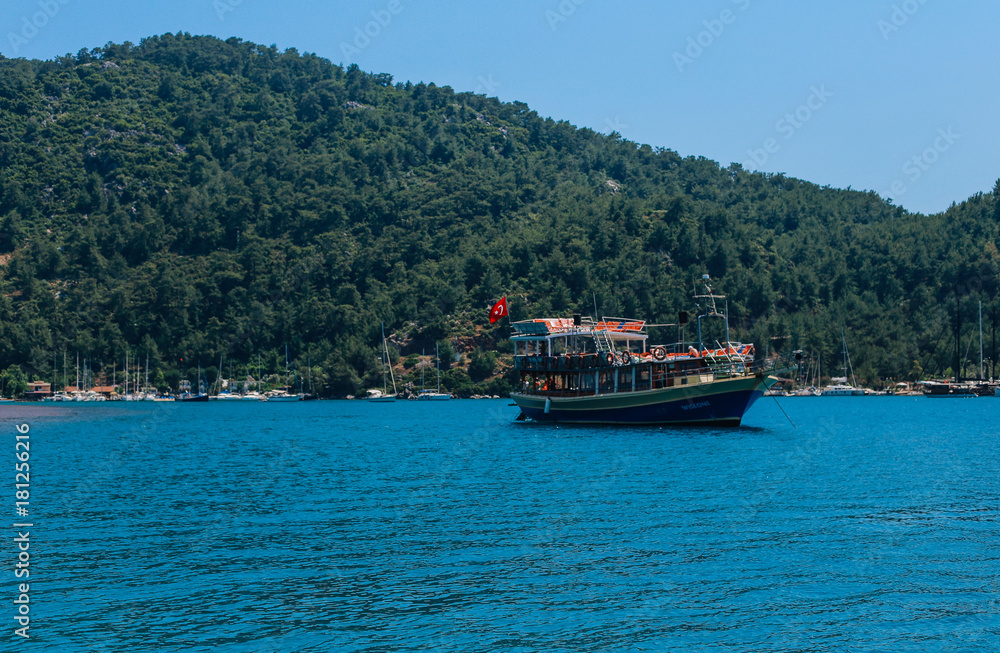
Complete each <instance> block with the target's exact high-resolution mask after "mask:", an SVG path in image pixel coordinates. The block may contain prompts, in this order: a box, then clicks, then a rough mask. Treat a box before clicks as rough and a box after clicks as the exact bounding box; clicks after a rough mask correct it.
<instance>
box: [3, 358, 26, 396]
mask: <svg viewBox="0 0 1000 653" xmlns="http://www.w3.org/2000/svg"><path fill="white" fill-rule="evenodd" d="M27 391H28V379H27V377H25V375H24V371H23V370H21V368H20V367H19V366H17V365H10V366H8V367H7V369H5V370H4V371H3V372H0V396H2V397H12V398H17V397H22V396H24V393H25V392H27Z"/></svg>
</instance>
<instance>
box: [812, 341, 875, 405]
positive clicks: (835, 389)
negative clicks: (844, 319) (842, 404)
mask: <svg viewBox="0 0 1000 653" xmlns="http://www.w3.org/2000/svg"><path fill="white" fill-rule="evenodd" d="M840 338H841V340H842V341H843V344H844V376H842V377H839V378H831V379H830V380H831V381H833V384H832V385H828V386H826V387H825V388H823V393H822V396H824V397H858V396H864V394H865V391H864V390H862V389H861V388H857V387H855V386H853V385H850V384H849V383H847V365H848V363H847V361H848V357H847V335H846V334H845V332H844V329H843V327H841V329H840ZM851 376H854V373H853V370H852V372H851Z"/></svg>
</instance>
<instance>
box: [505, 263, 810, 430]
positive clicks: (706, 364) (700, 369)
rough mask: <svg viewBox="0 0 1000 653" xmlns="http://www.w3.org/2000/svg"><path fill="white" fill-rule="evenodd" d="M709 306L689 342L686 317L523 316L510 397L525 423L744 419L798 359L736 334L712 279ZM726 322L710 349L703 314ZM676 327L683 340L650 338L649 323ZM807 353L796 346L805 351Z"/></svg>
mask: <svg viewBox="0 0 1000 653" xmlns="http://www.w3.org/2000/svg"><path fill="white" fill-rule="evenodd" d="M704 281H705V287H706V290H707V291H708V294H706V295H698V296H696V297H697V298H698V299H706V300H708V302H707V303H708V310H707V312H706V313H705V314H703V315H699V316H698V320H697V326H698V332H697V334H698V339H697V340H696V341H692V342H685V341H684V339H683V329H684V325H685V324H686V322H687V315H686V314H685V313H681V314H680V316H679V320H678V324H670V325H664V324H659V325H650V324H647V323H646V322H645V321H643V320H637V319H631V318H601V319H599V320H597V319H594V318H590V317H584V316H582V315H574V316H573V317H572V318H543V319H533V320H523V321H520V322H514V323H513V324H512V325H511V331H512V333H511V341H512V342H513V344H514V367H515V369H516V370H517V371H518V374H519V382H520V385H519V388H518V390H517V391H515V392H513V393H511V398H512V399H513V400H514V402H515V403H516V404H517V405H518V406H519V407H520V408H521V414H520V415H519V416H518V420H524V419H530V420H533V421H539V422H563V423H585V424H586V423H590V424H670V425H683V424H690V425H718V426H739V424H740V423H741V421H742V419H743V415H744V414H745V413H746V411H747V410H749V408H750V406H752V405H753V403H754V402H755V401H756V400H757V399H758V398H760V397H761V395H762V394H763V393H764V391H766V390H767V389H768V388H770V387H771V386H772V385H774V384H775V383H777V382H778V380H779V379H778V376H780V375H781V374H784V373H785V372H788V371H790V370H793V369H795V368H796V367H797V363H796V360H793V359H792V357H790V356H786V357H778V358H772V359H769V360H766V361H755V360H754V348H753V345H749V344H743V343H739V342H731V341H730V340H729V322H728V316H727V315H726V314H725V313H720V312H718V311H717V310H716V308H715V299H719V298H722V297H721V296H719V295H712V293H711V288H710V287H709V285H708V284H709V279H708V276H707V275H705V277H704ZM707 318H720V319H722V320H724V322H725V335H724V342H725V344H721V343H720V342H718V341H716V342H715V343H714V346H707V345H706V344H705V342H704V341H703V338H702V335H703V334H702V321H703V320H704V319H707ZM654 326H655V327H677V328H678V331H679V333H680V336H681V337H680V338H679V340H678V342H676V343H673V344H670V345H653V346H650V344H649V334H648V329H649V327H654ZM798 356H800V354H798V353H796V358H797V357H798Z"/></svg>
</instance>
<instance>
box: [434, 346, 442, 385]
mask: <svg viewBox="0 0 1000 653" xmlns="http://www.w3.org/2000/svg"><path fill="white" fill-rule="evenodd" d="M434 360H435V361H436V362H437V371H438V389H437V392H438V394H441V353H440V352H439V351H438V343H436V342H435V343H434Z"/></svg>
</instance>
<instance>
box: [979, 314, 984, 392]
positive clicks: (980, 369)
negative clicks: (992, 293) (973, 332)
mask: <svg viewBox="0 0 1000 653" xmlns="http://www.w3.org/2000/svg"><path fill="white" fill-rule="evenodd" d="M979 380H980V381H982V380H983V303H982V302H979Z"/></svg>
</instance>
